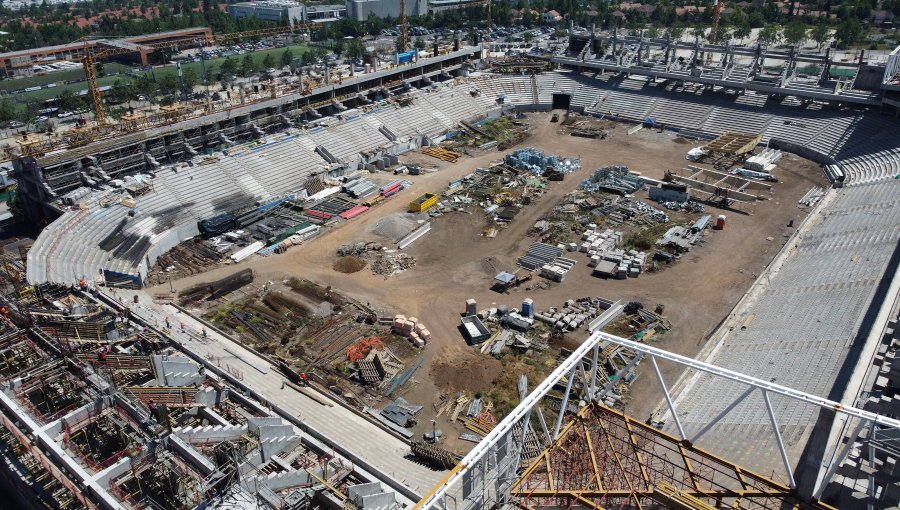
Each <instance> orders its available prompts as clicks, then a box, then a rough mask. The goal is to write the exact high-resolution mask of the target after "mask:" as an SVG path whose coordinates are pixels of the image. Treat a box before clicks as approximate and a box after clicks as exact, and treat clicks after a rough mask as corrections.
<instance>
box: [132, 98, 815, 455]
mask: <svg viewBox="0 0 900 510" xmlns="http://www.w3.org/2000/svg"><path fill="white" fill-rule="evenodd" d="M550 115H551V114H550V113H541V114H530V115H529V121H530V122H531V126H532V127H531V131H532V134H531V137H530V138H529V139H528V140H527V141H526V143H525V145H528V146H532V147H538V148H542V149H544V150H545V151H546V152H547V153H552V154H558V155H561V156H566V157H579V158H581V160H582V164H583V166H582V168H583V169H582V170H581V171H580V172H576V173H574V174H570V175H568V176H566V179H565V180H564V181H563V182H554V183H551V185H550V186H548V187H547V190H546V192H545V193H544V194H543V196H541V197H540V198H539V199H538V200H537V201H536V202H535V203H534V204H533V205H531V206H529V207H527V208H524V209H522V211H521V212H520V213H519V215H518V216H517V217H516V218H515V219H514V220H513V221H512V223H511V224H510V225H509V227H508V228H505V229H501V230H500V231H499V233H498V234H497V236H496V237H494V238H485V237H483V236H482V235H481V234H482V232H483V229H484V225H485V217H484V215H483V214H479V213H475V214H466V213H461V212H451V213H447V214H444V215H443V216H441V217H439V218H436V219H435V220H434V224H433V228H432V230H431V232H429V233H428V234H426V235H425V236H424V237H422V238H421V239H419V240H418V241H416V242H415V243H414V244H413V245H412V246H410V247H409V248H408V249H407V250H406V251H407V252H408V253H409V254H411V255H413V256H414V257H415V258H416V265H415V266H414V267H412V268H410V269H408V270H406V271H403V272H402V273H399V274H397V275H394V276H391V277H390V278H389V279H386V278H385V277H384V276H378V275H374V274H372V272H371V271H367V270H362V271H359V272H355V273H352V274H344V273H340V272H337V271H335V270H334V268H333V265H334V261H335V259H336V255H335V253H336V250H337V248H338V247H339V246H341V245H345V244H348V243H354V242H358V241H371V240H377V241H379V242H385V240H384V239H380V238H377V239H376V236H374V235H373V234H371V233H370V231H369V229H370V227H371V225H372V224H373V223H374V222H377V221H378V220H379V219H381V218H383V217H384V216H386V215H388V214H392V213H397V212H403V211H406V209H407V207H408V204H409V202H410V201H411V200H413V199H414V198H415V197H417V196H419V195H421V194H422V193H424V192H433V193H441V192H442V191H443V190H445V189H446V187H447V184H448V183H449V182H450V181H452V180H454V179H458V178H460V177H462V176H464V175H466V174H468V173H470V172H472V171H473V170H474V169H475V168H476V167H486V166H488V165H489V164H490V163H491V162H492V161H495V160H499V159H500V158H501V157H502V156H503V154H504V152H499V151H496V150H494V151H488V152H479V151H474V150H470V153H471V156H470V157H463V158H461V159H460V160H459V161H457V162H456V163H453V164H451V163H447V162H444V161H440V160H438V159H435V158H430V157H428V156H424V155H422V154H414V155H411V157H409V158H406V159H408V160H410V161H413V160H414V161H416V162H420V163H424V164H426V165H427V166H429V167H431V168H434V169H437V171H428V172H426V173H424V174H423V175H418V176H410V177H408V178H409V179H410V180H411V181H413V183H414V184H413V186H412V187H411V188H410V189H407V190H406V191H403V192H402V193H401V194H400V195H398V196H396V197H394V198H392V199H390V200H388V201H386V202H385V203H383V204H380V205H378V206H377V207H374V208H372V209H371V210H370V211H369V212H368V213H366V214H364V215H362V216H359V217H357V218H355V219H353V220H351V221H349V222H347V224H345V225H342V226H341V227H340V228H336V229H329V230H328V231H326V232H325V233H323V234H322V235H321V236H319V237H317V238H314V239H312V240H310V241H307V242H306V243H304V244H303V245H301V246H299V247H294V248H291V249H290V250H288V251H287V252H286V253H285V254H282V255H273V256H270V257H267V258H258V257H253V258H251V259H250V260H248V261H245V262H243V263H241V264H240V265H239V267H241V268H244V267H249V268H252V269H253V270H254V272H255V273H256V278H257V280H256V281H258V282H259V281H266V280H271V281H280V280H282V279H285V278H288V277H292V276H294V277H298V278H305V279H309V280H312V281H314V282H317V283H319V284H320V285H324V286H332V287H334V288H335V289H340V292H341V293H342V294H344V295H347V296H350V297H352V298H355V299H357V300H358V301H360V302H361V303H368V304H370V305H371V307H372V308H374V309H376V310H378V311H380V312H381V313H382V314H384V315H392V314H395V313H402V314H405V315H406V316H416V317H418V318H419V319H420V320H422V321H423V322H425V323H427V325H428V328H429V329H430V331H431V335H432V340H431V342H430V343H429V344H428V345H427V347H426V348H425V352H424V356H425V362H424V364H423V365H422V367H421V368H420V369H419V370H418V371H417V372H416V373H415V375H414V376H413V379H412V380H411V381H410V383H407V384H406V385H405V386H404V387H403V388H402V389H401V390H400V391H399V392H397V393H396V394H395V396H403V397H404V398H405V399H406V400H408V401H410V402H412V403H414V404H419V405H422V406H424V410H423V411H422V414H421V415H420V416H419V421H418V425H417V427H416V429H415V431H416V432H417V435H418V434H420V433H422V432H425V431H430V429H431V419H432V418H433V417H434V414H435V411H434V407H433V404H434V403H435V402H436V401H437V399H438V396H439V395H440V394H442V393H444V394H446V393H447V392H448V391H451V390H453V391H462V390H465V391H466V392H468V393H469V395H471V394H473V393H475V392H479V391H481V392H484V391H487V390H490V389H491V388H492V387H493V386H495V385H499V384H503V385H509V386H510V387H509V388H508V391H509V392H510V394H514V391H515V390H514V383H515V380H516V378H517V377H518V374H519V373H521V372H522V371H527V372H529V373H530V374H533V375H534V376H537V375H538V374H540V373H548V372H549V371H550V370H551V369H552V366H550V365H551V363H550V361H549V359H547V358H548V357H547V356H544V360H543V361H542V362H541V364H542V365H546V366H535V361H534V360H532V361H531V362H530V363H526V361H527V360H524V359H523V358H522V357H521V356H508V357H507V358H504V360H503V361H498V360H496V359H494V358H493V357H491V356H489V355H483V354H480V353H479V352H477V351H476V350H474V349H473V348H472V347H469V346H467V345H466V343H465V341H464V340H463V338H462V336H461V334H460V330H459V329H458V326H459V317H460V314H461V313H462V312H463V311H464V308H465V300H466V299H468V298H475V299H476V300H477V301H478V306H479V309H482V308H486V307H489V306H492V304H493V303H496V304H497V305H500V304H506V305H508V306H509V307H510V308H513V307H515V308H517V307H518V306H519V305H520V304H521V302H522V299H524V298H526V297H530V298H532V299H533V300H534V306H535V309H536V310H540V309H546V308H547V307H550V306H560V305H562V303H563V302H564V301H565V300H567V299H577V298H580V297H584V296H601V297H604V298H607V299H613V300H623V301H640V302H642V303H644V304H645V306H647V307H648V308H649V309H653V307H654V306H655V304H657V303H662V304H664V305H665V316H666V318H667V319H669V320H670V321H671V323H672V330H671V331H669V332H668V333H666V334H665V335H662V336H659V337H655V338H654V341H655V342H658V344H659V346H661V347H663V348H665V349H667V350H670V351H672V352H676V353H679V354H684V355H688V356H693V355H695V354H696V353H697V352H698V351H699V350H700V349H701V348H702V347H703V345H704V343H705V342H706V340H707V338H708V336H709V335H710V334H712V333H713V331H714V330H715V329H716V327H717V326H718V325H719V324H720V322H722V321H723V320H724V319H725V318H726V316H727V315H728V313H729V312H730V311H731V309H732V307H733V306H734V305H735V304H736V303H737V301H738V300H739V299H740V298H741V296H742V295H743V294H744V293H745V292H746V291H747V289H748V288H749V286H750V284H751V283H752V282H753V280H754V279H755V278H756V275H758V274H759V273H760V272H761V271H762V270H763V268H764V267H765V266H766V265H767V264H768V263H769V262H770V261H771V260H772V258H773V257H774V256H775V254H776V253H777V252H778V250H780V249H781V247H782V246H783V244H784V242H785V241H786V240H787V239H788V236H789V235H790V234H791V232H793V230H794V227H788V224H789V223H790V222H793V225H794V226H796V225H798V224H799V223H800V222H801V221H802V220H803V218H804V217H805V216H806V214H807V211H806V210H804V209H801V208H799V207H798V205H797V201H798V199H800V198H801V197H802V196H803V195H804V194H805V193H806V192H807V190H809V189H810V188H811V187H812V186H814V185H824V184H825V182H824V176H823V175H822V171H821V169H820V168H819V167H818V166H817V165H816V164H814V163H811V162H809V161H806V160H802V159H800V158H797V157H795V156H793V155H789V156H786V157H785V158H783V159H782V160H781V162H779V164H778V168H777V170H776V172H775V174H776V175H777V176H778V177H779V178H780V182H778V183H775V184H774V186H773V187H774V195H773V199H772V200H769V201H765V202H762V203H760V204H759V205H758V206H757V207H756V210H755V214H754V215H752V216H749V215H743V214H740V213H736V212H729V211H722V210H719V209H716V208H712V207H707V214H713V215H714V216H715V215H717V214H725V215H726V216H727V218H728V219H727V224H726V227H725V229H724V230H722V231H710V232H709V233H708V234H707V235H706V241H705V242H704V243H703V244H702V245H700V246H697V247H695V248H694V249H693V250H691V251H690V252H689V253H687V254H685V255H684V256H683V257H682V258H681V259H680V260H679V261H678V262H676V265H675V266H674V267H672V268H669V269H666V270H665V271H660V272H657V273H646V274H644V275H642V276H641V277H640V278H637V279H633V278H629V279H626V280H602V279H598V278H594V277H592V276H590V274H591V271H592V269H591V268H589V267H588V266H587V259H586V258H585V257H583V256H582V254H575V255H576V256H575V257H573V258H576V259H578V264H577V265H576V266H575V267H574V269H573V270H572V271H571V272H569V274H568V275H567V276H566V279H565V281H564V282H563V283H561V284H557V283H553V284H550V285H547V286H544V287H545V288H541V289H532V288H531V287H530V285H533V284H534V283H535V282H536V281H538V280H541V279H540V278H537V277H536V278H535V280H532V282H529V283H527V284H525V285H523V286H522V287H520V288H518V289H514V290H512V291H510V292H509V294H507V295H503V294H498V293H497V292H494V291H492V290H491V289H490V287H491V284H492V280H493V277H494V276H495V275H496V274H497V273H498V272H500V271H511V270H514V269H515V268H516V265H515V263H516V259H517V258H518V257H519V256H521V255H522V254H523V253H524V252H525V250H526V249H527V247H528V245H529V244H530V243H531V242H532V240H533V239H532V238H530V237H529V236H528V235H527V233H528V231H529V229H530V228H531V227H532V226H533V225H534V223H535V221H537V220H538V219H540V217H541V216H542V215H544V214H545V213H546V212H547V211H549V210H550V209H551V208H552V207H554V206H555V205H557V204H558V203H559V201H560V200H561V199H562V198H563V197H564V196H565V195H566V194H567V193H569V192H570V191H572V190H574V189H576V188H577V186H578V184H579V183H580V182H581V181H582V180H583V179H585V178H586V177H587V176H588V175H589V173H590V172H592V171H593V170H594V169H595V168H598V167H601V166H604V165H611V164H623V165H627V166H629V167H630V168H631V169H632V170H633V171H638V172H641V173H642V174H643V175H646V176H649V177H654V178H662V177H663V174H664V172H665V171H666V170H676V169H680V168H682V167H684V166H685V165H686V164H687V163H688V162H687V161H685V159H684V155H685V152H686V151H687V150H688V149H690V148H691V145H688V144H685V143H684V140H683V139H679V140H676V138H677V135H676V134H674V133H670V132H658V131H655V130H648V129H644V130H642V131H640V132H638V133H636V134H634V135H631V136H628V135H627V134H626V131H627V130H628V129H629V128H630V127H631V126H630V125H625V124H620V125H618V126H616V127H615V128H614V129H610V131H609V134H610V136H609V138H607V139H606V140H596V139H589V138H581V137H573V136H569V135H568V134H563V133H561V132H560V131H559V130H560V127H559V124H558V123H551V122H550ZM679 142H680V143H679ZM698 145H699V143H698ZM517 147H518V146H517ZM517 147H513V148H512V149H510V150H513V149H515V148H517ZM507 152H508V151H507ZM401 160H404V158H401ZM373 177H374V178H376V180H380V179H378V178H379V177H382V175H375V176H373ZM383 177H384V178H388V176H387V175H383ZM641 196H642V197H644V198H645V197H646V192H643V194H642V195H641ZM386 244H389V243H386ZM392 247H393V246H392ZM235 270H236V267H235V266H233V265H228V266H223V267H219V268H216V269H213V270H211V271H209V272H207V273H204V274H200V275H193V276H190V277H187V278H184V279H182V280H180V281H177V282H175V286H176V288H177V289H182V288H186V287H188V286H190V285H194V284H196V283H200V282H206V281H212V280H215V279H217V278H222V277H223V276H226V275H228V274H230V273H232V272H234V271H235ZM168 291H169V287H168V284H165V285H160V286H158V287H156V288H151V289H148V292H149V294H150V295H161V294H165V293H167V292H168ZM586 335H587V333H586V332H584V331H581V332H575V333H572V334H569V335H568V338H567V341H568V342H570V343H571V342H576V343H577V342H578V341H581V340H583V339H584V338H585V337H586ZM559 346H560V345H558V344H551V349H549V350H548V352H547V353H546V354H548V355H549V354H552V355H553V357H555V355H556V353H558V347H559ZM551 351H552V352H551ZM647 368H648V367H647V366H646V365H645V366H642V367H641V369H640V370H639V378H638V380H637V381H636V382H635V384H634V385H633V386H632V388H631V392H630V397H631V400H630V402H629V404H628V407H627V408H626V411H627V412H628V413H629V414H631V415H632V416H634V417H636V418H638V419H641V420H643V419H645V418H647V417H648V416H649V413H650V412H651V410H652V409H653V408H654V407H655V406H656V405H657V403H658V402H659V400H660V399H661V398H662V396H661V393H660V392H659V389H658V385H657V384H656V382H655V381H654V380H652V379H651V377H652V375H651V374H649V373H648V372H647V370H646V369H647ZM661 368H662V369H663V376H664V377H665V378H666V380H667V381H674V380H675V379H676V378H677V377H678V375H679V373H678V368H677V367H674V366H670V365H666V364H664V365H661ZM751 375H752V374H751ZM537 383H538V380H531V379H530V387H534V386H535V385H536V384H537ZM437 427H438V428H440V429H443V430H444V431H445V436H444V437H445V438H446V440H445V441H444V442H443V446H444V447H445V448H448V449H451V450H454V451H457V452H459V453H461V452H463V451H465V450H466V449H468V447H470V446H471V443H466V442H463V441H460V440H458V439H457V436H458V432H461V431H463V429H462V427H461V426H459V425H456V424H451V423H449V418H448V417H447V416H446V415H444V416H441V417H440V419H439V420H438V422H437Z"/></svg>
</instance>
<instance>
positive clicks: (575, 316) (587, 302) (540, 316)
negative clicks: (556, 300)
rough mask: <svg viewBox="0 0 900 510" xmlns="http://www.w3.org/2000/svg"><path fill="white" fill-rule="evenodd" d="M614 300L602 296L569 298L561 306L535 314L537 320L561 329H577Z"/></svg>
mask: <svg viewBox="0 0 900 510" xmlns="http://www.w3.org/2000/svg"><path fill="white" fill-rule="evenodd" d="M611 305H612V302H611V301H609V300H606V299H602V298H582V299H579V300H577V301H575V300H572V299H570V300H568V301H566V302H565V305H564V306H563V307H561V308H556V307H551V308H548V309H547V310H545V311H541V312H538V313H536V314H535V315H534V318H535V319H536V320H539V321H541V322H543V323H545V324H548V325H550V326H551V327H553V328H555V329H557V330H559V331H575V330H577V329H579V328H581V327H583V326H587V324H588V323H589V322H590V321H591V319H593V318H595V317H597V316H598V315H600V314H601V313H603V311H604V310H606V309H607V308H609V307H610V306H611Z"/></svg>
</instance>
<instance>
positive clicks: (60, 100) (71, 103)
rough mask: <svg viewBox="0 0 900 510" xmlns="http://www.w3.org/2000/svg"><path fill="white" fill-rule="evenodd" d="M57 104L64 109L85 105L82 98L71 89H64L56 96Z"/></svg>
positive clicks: (74, 108)
mask: <svg viewBox="0 0 900 510" xmlns="http://www.w3.org/2000/svg"><path fill="white" fill-rule="evenodd" d="M56 105H57V106H58V107H59V109H60V110H62V111H72V110H77V109H79V108H81V106H82V105H83V103H82V101H81V98H80V97H78V96H76V95H75V93H74V92H72V91H71V90H64V91H62V93H60V94H59V96H57V98H56Z"/></svg>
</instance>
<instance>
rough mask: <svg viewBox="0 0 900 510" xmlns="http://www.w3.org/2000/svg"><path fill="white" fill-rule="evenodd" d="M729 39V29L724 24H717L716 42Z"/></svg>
mask: <svg viewBox="0 0 900 510" xmlns="http://www.w3.org/2000/svg"><path fill="white" fill-rule="evenodd" d="M729 39H731V28H729V27H728V25H726V24H725V23H719V25H718V26H717V27H716V41H717V42H719V43H722V42H724V41H728V40H729Z"/></svg>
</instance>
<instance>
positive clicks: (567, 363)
mask: <svg viewBox="0 0 900 510" xmlns="http://www.w3.org/2000/svg"><path fill="white" fill-rule="evenodd" d="M610 343H611V344H616V345H619V346H622V347H625V348H628V349H631V350H632V351H634V353H635V356H634V358H633V359H632V361H631V362H630V363H629V364H628V365H627V366H626V367H624V368H623V369H622V370H620V371H619V374H617V375H620V374H624V373H627V372H628V371H629V370H630V369H631V368H633V366H634V365H636V364H637V363H639V362H640V360H641V359H643V358H645V357H649V358H650V362H651V363H652V365H653V367H654V372H655V373H656V376H657V380H658V382H659V384H660V387H661V389H662V393H663V396H664V398H665V401H666V403H667V405H668V408H669V412H670V413H671V416H672V418H673V421H674V422H675V426H676V428H677V430H678V433H679V434H680V437H681V439H683V440H686V441H690V442H694V441H696V440H697V439H699V438H700V437H701V436H703V435H704V434H705V433H707V432H708V431H709V430H710V429H711V428H712V427H713V426H715V424H716V423H718V422H719V421H720V420H721V419H722V418H723V417H724V416H725V415H727V414H728V413H729V412H730V411H731V410H733V409H734V408H735V407H736V406H737V405H739V404H740V403H741V402H743V401H744V400H745V399H746V398H747V397H748V396H750V395H751V394H752V393H754V392H757V391H758V392H761V394H762V397H763V398H762V400H763V403H764V405H765V408H766V411H767V414H768V416H769V420H770V422H771V425H772V433H773V435H774V438H775V441H776V443H777V445H778V448H779V453H780V454H781V458H782V460H783V462H784V469H785V476H786V478H787V479H788V481H789V483H790V486H791V488H796V483H795V476H794V475H795V473H794V470H793V468H792V464H791V462H790V459H789V458H788V455H787V452H786V451H785V448H784V441H783V439H782V437H781V432H780V430H779V427H778V417H777V416H776V413H775V410H774V409H773V407H772V404H771V400H770V396H771V395H780V396H783V397H787V398H789V399H791V400H793V401H795V402H796V403H797V405H809V406H815V407H818V408H820V409H824V410H828V411H831V412H833V413H837V414H843V415H846V416H849V417H852V418H856V419H858V420H859V423H860V424H861V425H860V428H862V426H863V425H866V426H868V427H870V428H872V429H873V430H875V429H877V430H879V432H881V433H882V435H885V436H886V437H900V420H896V419H893V418H889V417H886V416H881V415H878V414H875V413H872V412H869V411H864V410H862V409H857V408H855V407H849V406H845V405H842V404H841V403H839V402H835V401H832V400H829V399H826V398H822V397H817V396H815V395H811V394H808V393H805V392H802V391H798V390H795V389H792V388H788V387H786V386H781V385H779V384H775V383H771V382H768V381H763V380H761V379H757V378H755V377H751V376H748V375H745V374H742V373H740V372H735V371H733V370H728V369H725V368H721V367H718V366H715V365H711V364H709V363H704V362H701V361H697V360H694V359H692V358H688V357H686V356H681V355H678V354H673V353H671V352H668V351H665V350H662V349H658V348H656V347H651V346H649V345H646V344H642V343H639V342H634V341H631V340H627V339H625V338H621V337H618V336H615V335H610V334H607V333H603V332H600V331H597V332H594V333H593V334H591V335H590V337H589V338H588V339H587V340H586V341H585V342H584V343H583V344H581V345H580V346H579V347H578V349H576V350H575V351H574V352H573V353H572V354H571V355H570V356H569V357H568V358H566V359H565V360H564V361H563V362H562V363H561V364H560V365H559V366H557V367H556V369H555V370H554V371H553V372H552V373H551V374H550V376H549V377H547V379H545V380H544V381H542V382H541V383H540V384H539V385H538V386H537V387H536V388H535V389H534V390H532V391H531V393H530V394H527V395H526V394H525V393H526V391H527V381H525V380H524V378H523V380H520V384H519V392H520V396H521V398H522V400H521V403H520V404H519V405H518V406H517V407H516V408H515V409H513V410H512V412H510V413H509V414H508V415H507V416H506V417H505V418H504V419H503V420H502V421H501V422H500V423H498V424H497V426H496V427H495V428H494V429H493V430H492V431H491V432H490V433H489V434H488V435H487V436H485V438H484V439H483V440H482V441H481V442H480V443H479V444H478V445H476V446H475V448H473V449H472V450H471V451H470V452H469V453H468V454H467V455H466V456H465V457H464V458H463V459H462V461H460V463H459V464H458V465H457V466H456V468H454V469H453V470H452V471H451V472H450V474H449V475H448V476H447V478H446V479H445V480H444V481H443V482H441V483H440V484H438V485H437V486H436V487H434V488H433V489H432V491H431V492H430V493H429V494H428V495H427V496H426V497H425V498H424V499H422V500H421V501H420V502H419V503H418V505H417V506H416V508H422V509H441V510H445V509H463V510H469V509H475V508H486V507H491V506H494V505H502V504H504V503H507V502H509V498H510V494H509V490H510V487H511V486H512V485H513V483H514V482H515V481H516V479H517V474H518V472H519V469H520V468H521V467H522V457H523V451H524V449H525V448H524V447H525V446H526V442H527V441H526V435H527V434H528V432H533V434H532V437H534V438H537V439H538V442H539V443H540V445H541V446H542V447H547V446H549V445H550V444H552V442H553V441H555V440H556V438H557V437H558V435H559V432H560V428H561V426H562V423H563V419H564V417H565V414H566V411H567V410H568V411H570V412H571V411H572V409H571V406H570V402H571V401H572V400H576V401H579V402H580V405H579V406H578V407H581V405H583V404H584V403H587V402H590V401H599V400H600V399H601V398H602V397H603V396H604V395H606V394H607V393H608V392H609V391H611V390H612V389H613V387H614V383H613V382H610V381H607V380H599V379H598V373H601V372H602V371H598V368H599V366H598V363H599V354H600V350H601V344H607V345H608V344H610ZM657 360H664V361H668V362H672V363H676V364H678V365H681V366H683V367H686V368H689V369H693V370H697V371H701V372H706V373H708V374H712V375H713V376H716V377H721V378H723V379H727V380H730V381H736V382H739V383H741V384H742V385H744V386H745V387H746V389H745V391H744V392H743V393H742V394H741V395H739V396H738V397H737V398H736V399H735V400H734V401H732V402H731V403H730V404H728V405H727V406H725V407H724V408H723V409H722V410H721V412H720V413H719V414H718V415H716V416H715V417H714V418H713V419H712V420H710V421H709V422H708V423H706V424H704V425H703V426H702V427H701V428H700V430H699V431H698V432H697V433H695V434H694V435H693V436H692V437H690V438H689V437H687V435H686V434H685V432H684V429H683V427H682V426H681V422H680V419H679V418H678V408H677V404H676V402H675V401H674V400H673V399H672V397H671V395H670V393H669V388H668V386H667V385H666V382H665V380H664V379H663V377H662V373H661V372H660V370H659V367H658V365H657ZM586 366H588V367H590V369H589V371H588V370H586V369H585V367H586ZM576 380H579V381H580V390H577V391H573V384H574V382H575V381H576ZM562 385H564V387H565V391H564V393H563V395H562V400H561V403H560V405H559V414H558V415H557V416H556V420H555V421H554V422H553V428H552V430H551V429H549V428H548V427H547V421H546V420H545V419H544V415H543V411H542V407H541V404H542V402H544V401H545V397H547V396H548V395H549V394H550V392H551V390H553V389H554V388H555V387H558V386H562ZM544 407H547V406H546V405H545V406H544ZM533 414H534V415H537V417H538V420H539V424H540V428H541V429H542V430H541V432H542V433H540V434H539V433H536V432H535V431H533V430H532V425H531V418H532V415H533ZM885 431H890V432H885ZM888 434H893V435H891V436H887V435H888ZM830 474H833V471H832V473H830ZM829 481H830V477H826V478H825V479H824V480H821V481H820V482H819V484H818V486H817V490H816V491H815V495H816V496H819V495H821V488H822V487H824V486H826V485H827V484H828V482H829ZM808 496H812V494H811V495H808Z"/></svg>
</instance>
